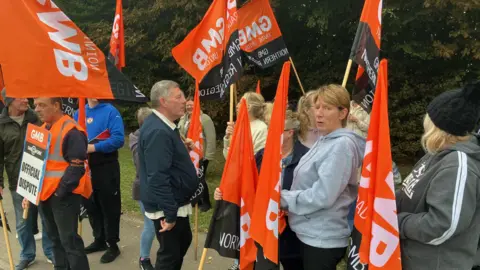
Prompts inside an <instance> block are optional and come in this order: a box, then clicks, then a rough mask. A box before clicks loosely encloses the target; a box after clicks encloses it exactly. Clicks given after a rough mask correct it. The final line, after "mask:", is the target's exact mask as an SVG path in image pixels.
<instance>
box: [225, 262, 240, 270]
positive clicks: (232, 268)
mask: <svg viewBox="0 0 480 270" xmlns="http://www.w3.org/2000/svg"><path fill="white" fill-rule="evenodd" d="M239 269H240V266H239V265H238V264H237V263H233V264H232V266H230V268H228V270H239Z"/></svg>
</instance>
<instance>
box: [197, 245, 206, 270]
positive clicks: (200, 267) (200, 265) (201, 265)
mask: <svg viewBox="0 0 480 270" xmlns="http://www.w3.org/2000/svg"><path fill="white" fill-rule="evenodd" d="M207 251H208V249H206V248H204V249H203V253H202V258H201V259H200V264H199V265H198V270H203V265H204V264H205V259H206V258H207Z"/></svg>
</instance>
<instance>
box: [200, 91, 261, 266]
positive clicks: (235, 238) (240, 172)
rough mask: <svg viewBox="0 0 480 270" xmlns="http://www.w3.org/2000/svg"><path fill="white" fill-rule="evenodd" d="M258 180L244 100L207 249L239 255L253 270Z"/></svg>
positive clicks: (226, 164) (241, 260) (214, 213)
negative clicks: (252, 226) (221, 198)
mask: <svg viewBox="0 0 480 270" xmlns="http://www.w3.org/2000/svg"><path fill="white" fill-rule="evenodd" d="M257 180H258V172H257V165H256V163H255V157H254V155H253V143H252V135H251V132H250V120H249V119H248V111H247V104H246V101H245V100H244V99H242V100H241V102H240V110H239V114H238V118H237V122H236V124H235V128H234V131H233V136H232V140H231V144H230V150H229V151H228V155H227V160H226V162H225V167H224V170H223V175H222V180H221V182H220V189H221V190H222V193H223V200H221V201H217V203H216V204H215V209H214V212H213V215H212V219H211V221H210V227H209V229H208V234H207V239H206V240H205V248H211V249H214V250H216V251H218V253H219V254H220V255H221V256H223V257H229V258H239V259H240V269H242V270H243V269H253V264H254V262H255V260H256V256H257V247H256V246H255V242H254V241H253V239H252V238H251V236H250V224H251V217H252V213H253V208H254V199H255V187H256V185H257V182H258V181H257Z"/></svg>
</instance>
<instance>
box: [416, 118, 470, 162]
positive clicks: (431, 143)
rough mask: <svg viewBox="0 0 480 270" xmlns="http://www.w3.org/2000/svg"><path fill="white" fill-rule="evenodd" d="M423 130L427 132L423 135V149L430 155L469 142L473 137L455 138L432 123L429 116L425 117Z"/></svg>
mask: <svg viewBox="0 0 480 270" xmlns="http://www.w3.org/2000/svg"><path fill="white" fill-rule="evenodd" d="M423 128H424V129H425V132H424V133H423V135H422V140H421V142H422V147H423V149H424V150H425V151H427V152H428V153H430V154H435V153H437V152H438V151H439V150H442V149H445V147H447V146H448V145H453V144H455V143H457V142H465V141H468V140H469V139H470V137H471V135H466V136H455V135H452V134H449V133H447V132H445V131H443V130H441V129H440V128H438V127H437V126H436V125H435V124H434V123H433V122H432V119H430V116H428V114H426V115H425V118H424V120H423Z"/></svg>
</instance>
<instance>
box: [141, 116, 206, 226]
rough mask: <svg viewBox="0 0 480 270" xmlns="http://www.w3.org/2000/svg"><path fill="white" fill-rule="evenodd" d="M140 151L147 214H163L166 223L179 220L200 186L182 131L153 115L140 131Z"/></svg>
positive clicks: (142, 190)
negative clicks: (180, 213) (160, 212)
mask: <svg viewBox="0 0 480 270" xmlns="http://www.w3.org/2000/svg"><path fill="white" fill-rule="evenodd" d="M137 149H138V157H139V165H140V166H139V171H140V200H141V201H142V203H143V205H144V206H145V211H146V212H148V213H155V212H158V211H163V212H164V214H165V219H166V221H167V222H169V223H172V222H174V221H176V219H177V211H178V208H179V207H182V206H185V205H187V204H189V203H190V198H191V197H192V196H193V194H194V193H195V191H196V189H197V187H198V178H197V171H196V170H195V167H194V166H193V163H192V160H191V159H190V154H189V153H188V151H187V148H186V147H185V144H184V143H183V141H182V139H181V137H180V132H179V131H178V129H175V130H172V128H170V127H169V126H168V125H167V124H166V123H165V122H163V121H162V120H161V119H160V118H159V117H158V116H157V115H156V114H152V115H150V116H148V117H147V119H145V122H144V123H143V125H142V127H141V128H140V139H139V142H138V148H137Z"/></svg>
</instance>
